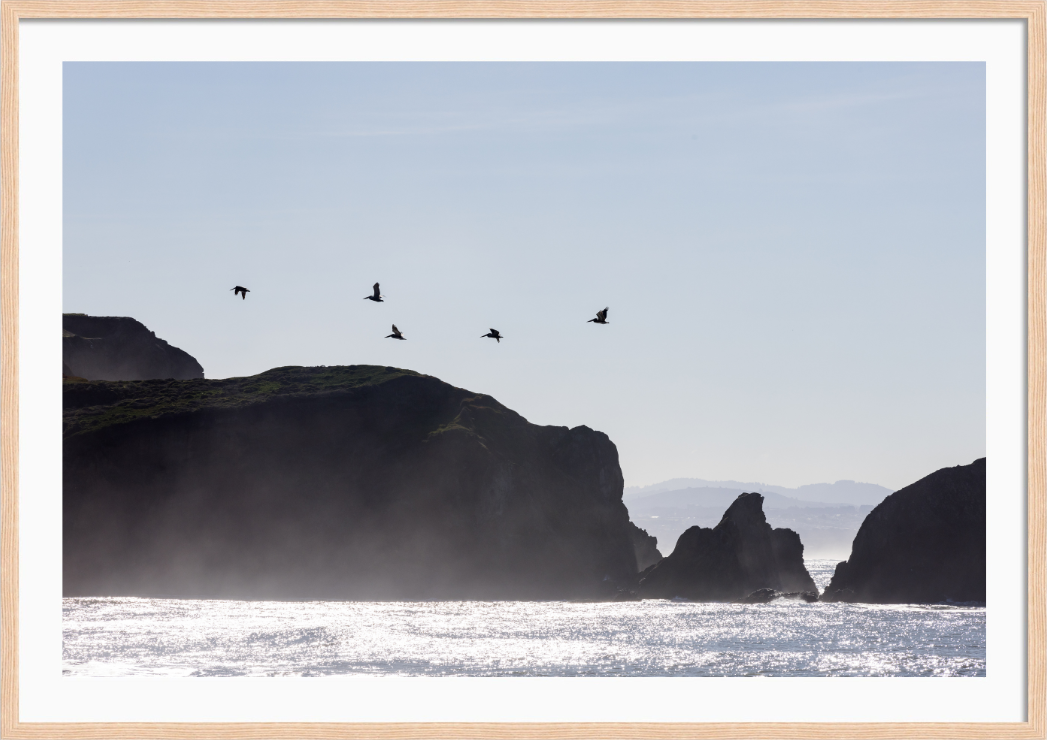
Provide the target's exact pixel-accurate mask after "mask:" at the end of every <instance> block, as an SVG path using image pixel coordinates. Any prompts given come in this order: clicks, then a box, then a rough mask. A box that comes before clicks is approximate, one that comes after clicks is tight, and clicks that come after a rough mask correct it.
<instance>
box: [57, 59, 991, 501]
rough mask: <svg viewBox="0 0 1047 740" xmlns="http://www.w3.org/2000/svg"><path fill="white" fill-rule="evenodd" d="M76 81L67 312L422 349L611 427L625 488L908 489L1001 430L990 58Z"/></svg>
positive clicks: (439, 371) (308, 341) (191, 74)
mask: <svg viewBox="0 0 1047 740" xmlns="http://www.w3.org/2000/svg"><path fill="white" fill-rule="evenodd" d="M64 83H65V85H64V126H65V130H64V161H65V173H64V176H65V181H64V209H65V219H64V240H65V241H64V265H63V275H64V285H63V290H64V310H65V311H75V312H85V313H90V314H96V315H112V316H133V317H135V318H137V319H139V320H140V321H142V322H143V323H145V324H146V325H147V326H148V327H149V328H150V329H153V330H155V331H156V333H157V335H158V336H161V337H163V338H165V339H167V340H168V341H170V342H171V343H172V344H174V345H176V346H178V347H181V348H183V349H185V350H186V351H188V352H189V353H190V354H192V355H193V356H195V357H196V358H197V359H198V360H199V361H200V362H201V364H202V365H203V366H204V369H205V372H206V374H207V377H209V378H222V377H229V376H238V375H250V374H254V373H258V372H262V371H264V370H267V369H269V368H271V367H277V366H280V365H319V364H325V365H335V364H378V365H395V366H399V367H406V368H410V369H413V370H418V371H420V372H424V373H429V374H431V375H435V376H437V377H439V378H442V379H443V380H446V381H448V382H450V383H453V384H454V385H458V386H462V387H465V388H469V389H471V390H475V391H479V392H484V393H488V394H490V395H493V396H494V397H496V398H497V399H498V400H500V401H501V402H503V403H505V404H506V405H507V406H509V407H511V408H513V409H515V410H516V411H518V412H520V413H521V414H523V415H524V416H525V417H527V418H528V419H529V420H531V421H533V422H535V423H539V424H558V425H568V426H576V425H578V424H586V425H588V426H590V427H593V428H595V429H599V430H601V431H604V432H606V433H607V434H608V435H610V437H611V439H612V440H614V442H615V443H616V444H617V446H618V450H619V453H620V455H621V461H622V468H623V471H624V472H625V477H626V483H627V484H628V485H644V484H649V483H654V482H657V481H660V480H664V479H667V478H673V477H688V476H693V477H701V478H706V479H726V478H733V479H737V480H762V481H765V482H767V483H770V484H778V485H786V486H795V485H801V484H806V483H816V482H822V481H834V480H837V479H841V478H849V479H856V480H861V481H867V482H872V483H879V484H881V485H885V486H890V487H901V486H903V485H906V484H908V483H911V482H913V481H915V480H916V479H918V478H920V477H922V476H924V475H926V474H928V473H930V472H932V471H934V470H935V469H937V468H939V467H943V466H946V465H957V464H961V463H963V464H966V463H969V462H971V461H972V460H973V459H975V458H976V457H980V456H982V455H984V454H985V68H984V65H983V64H980V63H913V64H909V63H906V64H897V63H868V64H854V63H812V64H796V63H788V64H780V63H779V64H763V63H740V64H736V63H519V64H506V63H461V64H449V63H420V64H408V63H333V64H315V63H255V64H229V63H213V64H205V63H193V64H187V63H111V64H109V63H104V64H103V63H66V64H65V71H64ZM376 280H379V281H381V283H382V292H383V293H384V294H385V295H386V297H387V300H386V302H385V303H383V304H374V303H371V302H370V301H364V300H362V298H363V296H364V295H366V294H367V293H368V292H369V290H370V286H371V284H372V283H374V282H375V281H376ZM237 284H239V285H245V286H247V287H248V288H250V289H251V291H252V292H251V293H250V294H249V295H248V297H247V300H246V301H241V300H240V299H239V298H234V297H233V294H232V292H230V290H229V289H230V288H232V287H233V286H234V285H237ZM604 306H610V309H611V311H610V316H609V320H610V322H611V323H610V324H609V325H607V326H596V325H594V324H588V323H586V321H587V319H589V318H592V317H593V316H594V315H595V312H596V311H597V310H599V309H600V308H603V307H604ZM394 322H395V323H396V324H397V326H399V327H400V329H401V330H402V331H403V332H404V335H405V336H406V337H407V339H408V341H406V342H396V341H394V340H391V339H384V338H383V337H384V336H385V335H386V334H388V333H389V327H390V324H392V323H394ZM489 327H495V328H497V329H499V330H500V331H501V332H502V334H503V335H504V336H505V337H506V339H505V340H503V341H502V342H501V343H500V344H497V343H495V342H493V341H491V340H489V339H481V338H480V335H481V334H484V333H486V331H487V329H488V328H489Z"/></svg>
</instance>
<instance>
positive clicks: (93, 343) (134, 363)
mask: <svg viewBox="0 0 1047 740" xmlns="http://www.w3.org/2000/svg"><path fill="white" fill-rule="evenodd" d="M62 374H63V375H65V376H71V377H79V378H85V379H87V380H151V379H163V378H174V379H177V380H190V379H193V378H203V377H204V369H203V367H201V366H200V363H199V362H197V361H196V359H195V358H194V357H193V356H192V355H190V354H189V353H188V352H185V351H184V350H181V349H178V347H172V346H171V345H170V344H168V343H167V342H165V341H164V340H163V339H160V338H159V337H158V336H156V333H155V332H152V331H149V329H147V328H146V327H145V325H144V324H142V322H140V321H137V320H135V319H132V318H128V317H126V316H87V315H86V314H82V313H67V314H62Z"/></svg>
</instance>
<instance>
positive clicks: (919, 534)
mask: <svg viewBox="0 0 1047 740" xmlns="http://www.w3.org/2000/svg"><path fill="white" fill-rule="evenodd" d="M822 600H823V601H849V602H869V603H878V604H912V603H935V602H942V601H977V602H984V601H985V458H984V457H983V458H981V459H979V460H975V461H974V462H973V463H971V464H970V465H958V466H956V467H954V468H942V469H941V470H939V471H937V472H935V473H931V474H930V475H928V476H927V477H926V478H923V479H921V480H919V481H917V482H916V483H913V484H912V485H910V486H906V487H905V488H903V489H901V490H900V491H896V492H895V493H892V494H891V495H890V496H888V497H887V498H886V499H884V500H883V502H882V503H881V504H880V505H879V506H877V507H876V508H875V509H873V510H872V511H871V512H869V515H868V516H867V517H866V518H865V521H864V522H863V523H862V526H861V528H860V529H859V530H858V534H857V535H856V536H855V538H854V545H853V546H852V548H851V557H850V558H848V559H847V560H846V561H844V562H842V563H840V564H839V565H837V566H836V572H835V573H834V574H833V578H832V581H831V582H830V583H829V586H828V587H827V588H826V589H825V593H824V594H823V595H822Z"/></svg>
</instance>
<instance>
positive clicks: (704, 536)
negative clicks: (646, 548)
mask: <svg viewBox="0 0 1047 740" xmlns="http://www.w3.org/2000/svg"><path fill="white" fill-rule="evenodd" d="M765 588H766V589H774V590H775V591H782V592H803V591H815V592H817V590H818V589H817V588H816V587H815V585H814V581H813V580H812V579H811V576H810V574H809V573H808V572H807V568H806V567H804V564H803V545H802V544H801V543H800V537H799V535H797V534H796V532H793V531H792V530H791V529H771V525H770V524H768V523H767V518H766V517H765V516H764V513H763V496H761V495H760V494H758V493H743V494H741V495H740V496H739V497H738V498H737V499H735V501H734V503H732V504H731V505H730V507H728V509H727V511H726V512H725V513H724V515H723V518H722V519H721V520H720V523H719V524H717V525H716V526H715V527H713V528H712V529H704V528H702V527H691V528H690V529H688V530H687V531H685V532H684V533H683V534H681V535H680V539H679V540H677V542H676V548H675V549H674V550H673V551H672V554H670V555H668V556H667V557H666V558H665V559H664V560H662V561H661V562H660V563H658V564H657V565H655V566H654V567H652V568H650V569H649V570H647V571H646V572H644V573H643V575H642V577H641V580H640V586H639V589H638V595H639V597H640V598H663V599H671V598H673V597H676V596H682V597H683V598H686V599H692V600H694V601H737V600H739V599H743V598H745V597H746V596H748V595H749V594H751V593H753V592H754V591H757V590H759V589H765Z"/></svg>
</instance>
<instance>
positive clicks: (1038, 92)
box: [0, 0, 1047, 739]
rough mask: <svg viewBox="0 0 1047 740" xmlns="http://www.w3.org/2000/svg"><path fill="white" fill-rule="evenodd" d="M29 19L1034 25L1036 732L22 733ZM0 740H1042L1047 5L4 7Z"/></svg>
mask: <svg viewBox="0 0 1047 740" xmlns="http://www.w3.org/2000/svg"><path fill="white" fill-rule="evenodd" d="M22 18H155V19H164V18H1017V19H1024V20H1025V21H1026V22H1027V43H1028V47H1027V54H1028V57H1027V74H1028V78H1027V84H1028V88H1027V92H1028V98H1027V108H1028V122H1027V125H1028V150H1027V157H1028V174H1027V177H1028V183H1027V185H1028V192H1027V199H1028V200H1027V207H1028V214H1027V219H1028V220H1027V229H1028V232H1027V235H1028V307H1027V311H1028V313H1027V317H1028V318H1027V321H1028V324H1027V327H1028V342H1027V352H1028V357H1027V362H1028V441H1027V444H1028V504H1027V512H1028V543H1027V544H1028V561H1027V562H1028V634H1027V647H1028V666H1027V670H1028V673H1027V678H1028V687H1027V688H1028V705H1027V706H1028V719H1027V721H1025V722H1015V723H949V722H942V723H810V722H804V723H668V722H667V723H295V722H285V723H256V722H255V723H171V722H157V723H141V722H128V723H25V722H20V721H19V719H18V715H19V699H18V573H19V564H18V526H17V523H18V476H17V468H18V351H17V349H18V22H19V20H20V19H22ZM0 46H2V48H0V123H2V135H0V205H2V211H0V291H2V294H0V486H2V490H0V738H125V737H126V738H199V737H216V738H271V737H296V738H335V737H374V738H592V737H609V738H692V737H693V738H712V737H717V738H835V737H849V738H937V739H944V738H1047V496H1045V490H1047V488H1045V486H1047V362H1045V355H1047V121H1045V116H1047V56H1045V55H1047V0H952V1H949V0H700V1H695V0H3V2H2V3H0Z"/></svg>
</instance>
